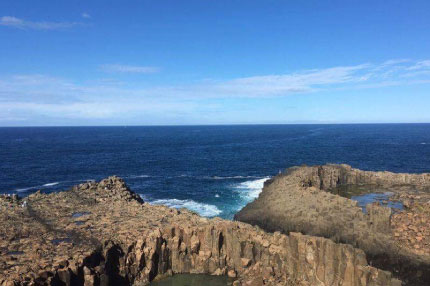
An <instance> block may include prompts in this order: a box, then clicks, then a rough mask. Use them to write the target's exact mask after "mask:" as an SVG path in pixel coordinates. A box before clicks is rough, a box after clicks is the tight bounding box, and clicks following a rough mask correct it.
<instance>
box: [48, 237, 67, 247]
mask: <svg viewBox="0 0 430 286" xmlns="http://www.w3.org/2000/svg"><path fill="white" fill-rule="evenodd" d="M71 242H72V240H71V239H70V238H68V237H66V238H55V239H53V240H51V243H52V244H53V245H59V244H60V243H71Z"/></svg>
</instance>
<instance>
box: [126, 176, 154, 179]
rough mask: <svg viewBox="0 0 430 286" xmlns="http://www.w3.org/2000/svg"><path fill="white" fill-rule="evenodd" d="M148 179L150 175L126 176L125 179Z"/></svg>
mask: <svg viewBox="0 0 430 286" xmlns="http://www.w3.org/2000/svg"><path fill="white" fill-rule="evenodd" d="M149 177H151V176H150V175H130V176H127V177H126V178H129V179H136V178H149Z"/></svg>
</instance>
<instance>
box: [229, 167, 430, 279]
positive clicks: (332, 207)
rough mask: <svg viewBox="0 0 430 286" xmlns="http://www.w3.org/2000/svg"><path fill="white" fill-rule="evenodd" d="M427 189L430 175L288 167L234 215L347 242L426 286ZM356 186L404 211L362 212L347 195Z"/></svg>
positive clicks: (373, 207) (269, 227)
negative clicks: (385, 196)
mask: <svg viewBox="0 0 430 286" xmlns="http://www.w3.org/2000/svg"><path fill="white" fill-rule="evenodd" d="M429 187H430V174H395V173H390V172H369V171H361V170H357V169H353V168H351V167H350V166H347V165H325V166H312V167H307V166H303V167H293V168H290V169H288V170H286V172H284V173H283V174H280V175H278V176H276V177H275V178H273V179H271V180H269V181H268V182H266V184H265V187H264V189H263V192H262V193H261V194H260V196H259V198H258V199H257V200H255V201H254V202H252V203H250V204H248V205H247V206H246V207H245V208H243V209H242V210H241V211H240V212H239V213H238V214H236V216H235V219H236V220H239V221H242V222H247V223H250V224H253V225H258V226H260V227H261V228H263V229H265V230H266V231H281V232H282V233H285V234H288V233H290V232H301V233H304V234H309V235H315V236H320V237H326V238H329V239H331V240H333V241H335V242H343V243H349V244H351V245H354V246H355V247H358V248H360V249H363V250H364V251H365V253H366V254H367V258H368V259H369V260H370V262H371V263H373V265H377V266H378V267H381V268H384V269H386V270H390V271H392V272H394V273H395V275H397V276H398V277H401V278H402V280H404V282H405V283H406V284H407V285H430V268H429V266H430V255H429V254H430V253H429V251H428V250H429V249H430V225H429V224H430V192H429ZM358 189H360V190H365V191H368V192H389V193H390V194H391V197H390V200H396V201H397V202H398V203H401V204H403V205H404V206H405V209H404V210H403V211H397V212H393V210H392V209H390V208H388V207H386V206H382V205H379V204H368V205H367V206H366V211H365V212H363V210H362V208H361V207H359V206H358V205H357V201H354V200H351V199H349V198H348V194H349V192H351V190H352V191H355V192H356V191H357V190H358ZM414 218H417V219H414ZM399 221H402V222H404V223H405V224H404V225H402V223H399ZM400 237H402V238H404V239H403V240H402V239H399V238H400Z"/></svg>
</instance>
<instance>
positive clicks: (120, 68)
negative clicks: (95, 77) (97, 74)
mask: <svg viewBox="0 0 430 286" xmlns="http://www.w3.org/2000/svg"><path fill="white" fill-rule="evenodd" d="M100 68H101V70H102V71H105V72H110V73H157V72H159V71H160V70H161V69H160V68H158V67H149V66H130V65H118V64H107V65H102V66H100Z"/></svg>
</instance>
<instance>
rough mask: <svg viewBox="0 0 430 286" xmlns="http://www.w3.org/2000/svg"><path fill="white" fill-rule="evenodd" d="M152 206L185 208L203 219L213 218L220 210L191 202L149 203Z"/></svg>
mask: <svg viewBox="0 0 430 286" xmlns="http://www.w3.org/2000/svg"><path fill="white" fill-rule="evenodd" d="M150 204H153V205H164V206H168V207H171V208H177V209H180V208H186V209H189V210H191V211H194V212H196V213H198V214H199V215H201V216H205V217H214V216H217V215H219V214H221V212H222V211H221V210H220V209H218V208H217V207H216V206H214V205H209V204H204V203H198V202H196V201H193V200H178V199H162V200H155V201H152V202H150Z"/></svg>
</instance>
